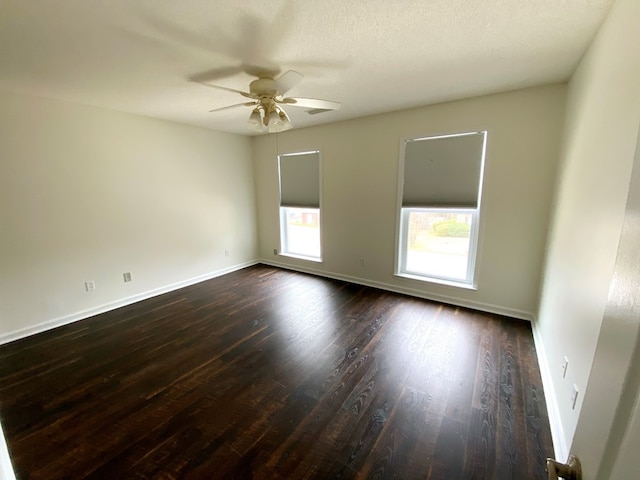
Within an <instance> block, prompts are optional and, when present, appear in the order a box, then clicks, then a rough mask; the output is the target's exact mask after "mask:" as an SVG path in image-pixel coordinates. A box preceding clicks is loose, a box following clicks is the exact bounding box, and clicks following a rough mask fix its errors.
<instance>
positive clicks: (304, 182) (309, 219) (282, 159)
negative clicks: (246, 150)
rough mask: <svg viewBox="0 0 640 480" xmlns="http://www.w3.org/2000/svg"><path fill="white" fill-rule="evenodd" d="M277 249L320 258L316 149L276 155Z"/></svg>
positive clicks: (318, 162)
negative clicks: (278, 224)
mask: <svg viewBox="0 0 640 480" xmlns="http://www.w3.org/2000/svg"><path fill="white" fill-rule="evenodd" d="M278 168H279V175H280V253H281V254H282V255H289V256H293V257H300V258H305V259H307V260H314V261H320V260H321V259H322V254H321V253H322V248H321V242H320V153H319V152H317V151H314V152H303V153H291V154H286V155H279V156H278Z"/></svg>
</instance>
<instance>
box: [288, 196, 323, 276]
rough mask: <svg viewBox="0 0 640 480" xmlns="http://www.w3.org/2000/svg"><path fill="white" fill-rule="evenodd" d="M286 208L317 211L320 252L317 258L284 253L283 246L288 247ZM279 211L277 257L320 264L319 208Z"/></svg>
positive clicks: (320, 221)
mask: <svg viewBox="0 0 640 480" xmlns="http://www.w3.org/2000/svg"><path fill="white" fill-rule="evenodd" d="M288 208H301V209H304V210H317V211H318V226H319V228H320V232H319V233H320V252H319V256H317V257H315V256H311V255H303V254H301V253H292V252H288V251H285V249H284V247H285V245H287V246H288V241H289V240H288V229H287V225H288V223H287V218H286V217H287V212H286V211H287V209H288ZM279 209H280V212H279V214H280V249H279V255H282V256H283V257H291V258H298V259H301V260H309V261H311V262H316V263H320V262H322V211H321V209H320V208H311V207H282V206H281V207H279Z"/></svg>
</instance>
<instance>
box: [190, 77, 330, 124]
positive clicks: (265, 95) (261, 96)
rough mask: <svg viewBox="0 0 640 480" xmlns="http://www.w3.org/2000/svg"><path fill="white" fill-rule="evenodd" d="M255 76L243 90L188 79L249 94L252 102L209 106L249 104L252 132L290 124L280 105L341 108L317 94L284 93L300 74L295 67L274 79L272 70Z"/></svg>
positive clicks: (223, 108)
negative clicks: (303, 96)
mask: <svg viewBox="0 0 640 480" xmlns="http://www.w3.org/2000/svg"><path fill="white" fill-rule="evenodd" d="M257 76H258V78H257V79H256V80H254V81H252V82H251V83H250V84H249V91H248V92H243V91H242V90H236V89H233V88H229V87H223V86H221V85H213V84H210V83H207V82H206V79H205V78H202V76H201V75H196V76H194V77H191V80H192V81H194V82H197V83H200V84H201V85H204V86H207V87H211V88H216V89H219V90H226V91H230V92H234V93H239V94H240V95H242V96H243V97H245V98H250V99H251V100H253V101H252V102H245V103H238V104H236V105H229V106H226V107H222V108H216V109H213V110H210V111H211V112H218V111H221V110H228V109H232V108H236V107H252V108H253V109H252V111H251V114H250V115H249V120H248V122H247V126H248V128H249V129H250V130H252V131H255V132H265V131H266V132H269V133H274V132H283V131H285V130H289V129H291V128H293V124H292V123H291V120H290V119H289V115H287V112H285V111H284V109H283V108H282V107H281V106H280V105H291V106H293V107H302V108H309V109H311V110H310V111H309V113H319V111H331V110H337V109H338V108H340V104H339V103H338V102H332V101H329V100H320V99H316V98H300V97H285V96H284V94H285V93H286V92H288V91H289V90H290V89H292V88H293V87H294V86H296V85H297V84H298V83H299V82H300V80H302V78H303V77H302V75H301V74H300V73H298V72H296V71H294V70H289V71H287V72H285V73H283V74H282V75H280V77H278V78H275V79H274V75H273V73H272V72H264V73H260V74H258V75H257Z"/></svg>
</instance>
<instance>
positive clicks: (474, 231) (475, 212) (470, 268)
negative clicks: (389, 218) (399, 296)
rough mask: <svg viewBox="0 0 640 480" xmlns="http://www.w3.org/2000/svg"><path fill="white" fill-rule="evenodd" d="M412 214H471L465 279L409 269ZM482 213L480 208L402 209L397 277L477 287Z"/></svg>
mask: <svg viewBox="0 0 640 480" xmlns="http://www.w3.org/2000/svg"><path fill="white" fill-rule="evenodd" d="M411 212H432V213H453V214H456V213H460V214H471V230H470V232H469V253H468V256H467V272H466V276H465V278H464V279H460V278H454V277H446V276H439V275H427V274H424V273H422V272H414V271H411V270H408V269H407V251H408V248H407V247H408V236H409V214H410V213H411ZM479 217H480V212H479V209H478V208H417V207H401V211H400V235H399V248H398V268H397V275H399V276H402V277H407V278H412V279H414V280H423V281H436V282H438V283H446V284H451V285H456V286H467V287H469V286H471V287H475V265H476V256H477V251H478V248H477V247H478V231H479Z"/></svg>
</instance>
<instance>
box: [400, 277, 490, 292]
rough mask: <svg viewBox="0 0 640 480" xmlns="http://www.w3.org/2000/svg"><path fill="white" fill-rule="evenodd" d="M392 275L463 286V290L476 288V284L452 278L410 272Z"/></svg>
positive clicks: (449, 285) (450, 285)
mask: <svg viewBox="0 0 640 480" xmlns="http://www.w3.org/2000/svg"><path fill="white" fill-rule="evenodd" d="M393 275H394V276H396V277H400V278H408V279H409V280H417V281H419V282H425V283H436V284H438V285H445V286H447V287H456V288H463V289H465V290H478V286H477V285H474V284H471V283H464V282H456V281H453V280H443V279H440V278H433V277H423V276H420V275H411V274H410V273H394V274H393Z"/></svg>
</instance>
